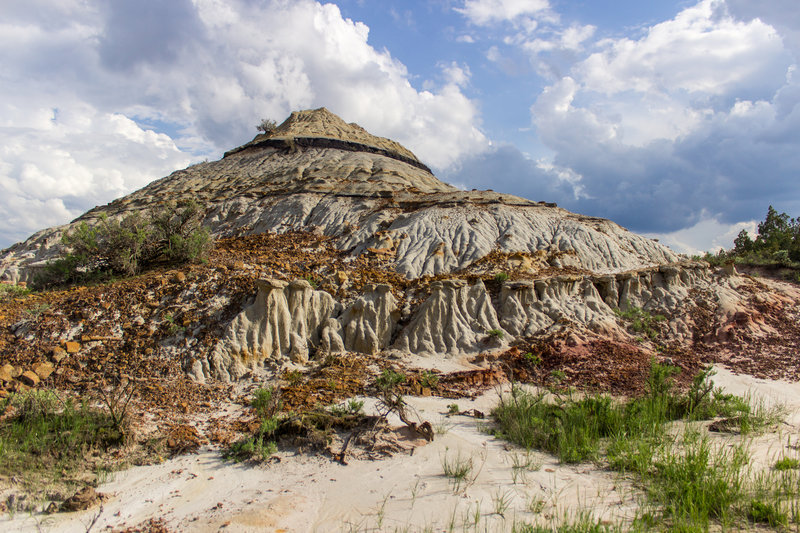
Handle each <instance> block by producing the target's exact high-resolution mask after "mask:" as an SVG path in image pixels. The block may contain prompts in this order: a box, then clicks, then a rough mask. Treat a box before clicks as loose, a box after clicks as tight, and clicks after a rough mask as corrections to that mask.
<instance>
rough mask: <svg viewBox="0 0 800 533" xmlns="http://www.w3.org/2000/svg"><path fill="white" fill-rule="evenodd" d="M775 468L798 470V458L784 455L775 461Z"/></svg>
mask: <svg viewBox="0 0 800 533" xmlns="http://www.w3.org/2000/svg"><path fill="white" fill-rule="evenodd" d="M773 468H775V470H798V469H800V460H798V459H795V458H793V457H784V458H783V459H778V460H777V461H775V466H774V467H773Z"/></svg>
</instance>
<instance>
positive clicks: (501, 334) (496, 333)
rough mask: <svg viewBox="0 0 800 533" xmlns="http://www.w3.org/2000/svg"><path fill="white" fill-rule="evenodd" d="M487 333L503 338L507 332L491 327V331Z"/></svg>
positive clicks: (490, 335)
mask: <svg viewBox="0 0 800 533" xmlns="http://www.w3.org/2000/svg"><path fill="white" fill-rule="evenodd" d="M486 335H488V336H489V337H496V338H498V339H502V338H503V336H504V335H505V333H504V332H503V330H502V329H490V330H489V331H487V332H486Z"/></svg>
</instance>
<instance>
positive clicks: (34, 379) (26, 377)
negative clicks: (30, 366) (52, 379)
mask: <svg viewBox="0 0 800 533" xmlns="http://www.w3.org/2000/svg"><path fill="white" fill-rule="evenodd" d="M19 380H20V381H21V382H22V383H24V384H25V385H27V386H29V387H35V386H36V385H38V384H39V381H40V379H39V376H37V375H36V374H35V373H34V372H31V371H30V370H26V371H25V372H23V373H22V375H21V376H20V377H19Z"/></svg>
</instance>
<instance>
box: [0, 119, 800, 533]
mask: <svg viewBox="0 0 800 533" xmlns="http://www.w3.org/2000/svg"><path fill="white" fill-rule="evenodd" d="M185 199H191V200H195V201H197V202H199V203H200V204H201V205H202V206H203V209H204V215H203V224H204V225H205V226H206V227H207V228H209V230H210V232H211V234H212V235H213V236H214V237H215V239H216V243H215V247H214V249H213V250H212V252H211V254H210V257H209V259H208V261H207V262H204V263H198V264H186V265H182V266H171V267H168V266H165V267H163V268H157V269H155V270H151V271H148V272H145V273H143V274H141V275H139V276H135V277H131V278H126V279H121V280H116V281H112V282H109V283H104V284H96V285H92V286H77V287H66V288H61V289H57V290H48V291H41V292H35V293H31V294H27V295H21V296H19V297H10V298H6V299H4V300H2V301H0V326H2V328H0V395H2V396H5V395H8V394H10V393H11V392H14V391H24V390H27V389H29V388H31V387H40V388H53V389H56V390H59V391H65V392H68V393H78V394H80V395H82V396H84V397H96V396H97V394H98V390H99V388H101V385H100V384H101V383H105V382H106V381H104V380H106V379H107V378H109V377H116V378H119V377H120V376H124V377H125V379H129V380H131V382H132V383H136V395H135V400H134V402H135V405H136V407H137V409H136V412H137V413H140V415H139V416H140V418H141V420H140V423H141V427H142V428H143V429H141V431H143V432H144V433H145V434H152V433H157V434H159V435H161V436H162V437H163V439H165V440H164V442H166V443H167V444H166V445H165V446H166V447H167V448H168V450H169V451H170V452H172V453H181V452H182V451H185V450H187V449H193V447H194V448H196V447H197V445H199V443H201V442H210V443H214V444H219V445H226V444H228V443H230V442H231V441H232V440H233V439H235V438H236V436H237V435H241V434H242V433H246V432H247V431H248V428H250V427H251V426H252V424H253V420H252V418H251V419H244V420H237V421H233V422H231V421H230V420H228V419H226V418H225V416H226V415H227V414H230V413H232V412H240V411H235V409H234V410H232V408H230V403H231V402H234V403H236V402H238V403H240V404H246V403H247V400H246V397H245V396H243V395H242V394H243V392H245V391H247V390H248V388H249V389H252V388H253V387H254V386H256V385H257V384H263V383H273V384H276V385H277V386H278V387H279V388H280V390H281V391H282V398H283V406H284V409H286V410H291V411H294V412H298V411H302V409H310V408H313V407H314V406H319V405H329V404H331V403H334V402H338V401H342V400H344V399H347V398H351V397H353V396H357V395H362V396H370V395H373V396H374V395H375V394H376V393H377V389H376V377H377V376H378V375H380V374H381V372H382V371H383V370H385V369H394V370H398V371H401V372H402V373H403V374H404V375H405V376H407V380H406V381H405V382H404V383H403V384H402V388H403V391H404V392H405V393H407V394H418V395H432V396H433V397H439V398H448V399H453V398H464V397H475V395H477V394H478V393H479V392H480V391H481V390H485V389H487V388H490V387H492V386H495V385H496V384H498V383H501V382H505V381H508V380H522V381H526V382H530V383H538V384H550V385H552V384H553V383H554V382H555V381H554V380H556V381H558V382H560V383H561V384H572V385H579V386H582V387H588V388H591V389H595V390H600V391H610V392H616V393H624V394H636V393H639V392H641V391H642V390H643V389H644V387H645V383H646V380H647V377H648V372H649V368H650V363H651V361H652V360H656V361H660V362H667V363H670V364H672V365H675V366H677V367H679V368H680V369H682V371H683V372H682V373H681V375H680V376H679V377H678V380H679V381H681V382H682V383H684V384H685V383H686V382H687V381H688V380H690V379H691V377H692V375H694V374H695V373H696V372H697V371H698V370H699V369H701V368H702V367H703V366H705V365H707V364H710V363H717V364H724V365H726V366H727V367H728V368H730V369H732V370H735V371H745V372H748V373H749V374H751V375H754V376H760V377H765V378H766V377H769V378H788V379H792V380H797V379H800V361H799V360H798V358H797V353H798V341H800V320H799V318H800V306H799V304H800V290H798V288H797V286H796V285H791V284H786V283H781V282H776V281H771V280H768V279H760V278H754V277H750V276H743V275H739V274H737V273H736V271H735V270H734V269H727V270H715V269H712V268H710V267H709V266H708V265H707V264H706V263H704V262H695V261H689V260H687V259H685V258H683V257H681V256H678V255H677V254H675V253H674V252H673V251H671V250H669V249H668V248H666V247H664V246H662V245H661V244H659V243H657V242H655V241H653V240H650V239H647V238H645V237H642V236H639V235H636V234H634V233H631V232H629V231H627V230H625V229H624V228H622V227H620V226H619V225H617V224H615V223H614V222H611V221H608V220H604V219H599V218H593V217H587V216H582V215H579V214H575V213H571V212H569V211H566V210H564V209H561V208H559V207H557V206H556V205H555V204H552V203H547V202H545V201H539V200H546V199H533V200H528V199H524V198H519V197H516V196H511V195H507V194H502V193H497V192H493V191H463V190H459V189H457V188H455V187H452V186H450V185H448V184H446V183H443V182H441V181H440V180H438V179H437V178H436V177H435V176H434V175H433V174H432V173H431V171H430V170H429V169H428V167H426V166H425V165H424V164H423V163H422V162H420V161H419V160H418V159H417V158H416V156H414V154H413V153H411V152H410V151H409V150H407V149H406V148H404V147H402V146H401V145H399V144H398V143H396V142H393V141H391V140H388V139H384V138H380V137H376V136H373V135H371V134H369V133H368V132H366V131H365V130H364V129H362V128H361V127H359V126H357V125H355V124H347V123H345V122H344V121H343V120H342V119H340V118H339V117H337V116H335V115H333V114H332V113H330V112H329V111H327V110H326V109H324V108H322V109H317V110H312V111H300V112H295V113H292V115H291V116H290V117H289V118H288V119H287V120H286V121H285V122H283V123H282V124H281V125H280V126H278V127H277V128H276V129H274V130H273V131H270V132H268V133H266V134H260V135H258V136H256V138H255V139H253V140H252V141H251V142H249V143H247V144H245V145H243V146H241V147H238V148H235V149H233V150H231V151H229V152H227V153H226V154H225V156H224V157H223V158H222V159H220V160H219V161H213V162H207V163H201V164H197V165H194V166H191V167H189V168H186V169H184V170H179V171H177V172H174V173H173V174H171V175H169V176H167V177H164V178H162V179H159V180H157V181H154V182H153V183H151V184H149V185H148V186H146V187H144V188H142V189H141V190H139V191H136V192H134V193H132V194H130V195H128V196H125V197H123V198H120V199H118V200H115V201H113V202H111V203H110V204H108V205H105V206H101V207H97V208H95V209H92V210H91V211H89V212H87V213H85V214H84V215H82V216H81V217H79V218H78V219H77V220H75V221H74V222H72V223H70V224H67V225H64V226H60V227H56V228H50V229H46V230H42V231H40V232H38V233H36V234H35V235H33V236H31V237H30V238H29V239H28V240H26V241H24V242H21V243H18V244H15V245H13V246H11V247H10V248H8V249H6V250H3V251H2V252H0V276H2V279H3V281H5V282H7V283H17V284H20V283H22V282H29V281H31V280H32V279H34V278H35V276H36V274H37V271H39V270H40V269H41V268H42V267H43V266H44V265H45V264H46V263H47V261H50V260H52V259H54V258H56V257H58V256H59V254H61V253H62V252H63V251H64V249H63V246H62V244H61V235H62V234H64V232H68V231H71V230H73V229H74V228H75V227H77V225H79V224H81V223H83V222H86V223H88V224H90V225H91V224H94V223H96V222H97V221H98V219H99V218H100V217H101V215H107V216H108V217H109V218H111V219H121V218H124V217H125V216H127V215H129V214H132V213H137V212H142V213H147V212H149V211H151V210H154V209H157V208H159V207H160V206H161V205H163V204H164V203H165V202H175V201H180V200H185ZM432 376H433V377H435V379H433V377H432ZM554 376H557V379H556V378H555V377H554ZM226 402H227V403H226ZM224 406H228V407H224ZM239 409H240V410H241V407H239ZM248 424H249V425H248ZM256 426H258V423H256ZM148 432H149V433H148ZM190 437H191V438H190ZM481 438H483V437H481ZM148 442H149V441H148ZM187 442H188V443H189V444H186V443H187ZM346 447H347V444H345V445H344V447H343V448H342V449H343V450H344V448H346ZM343 456H344V452H342V453H341V457H343ZM342 461H344V459H342ZM434 462H435V461H434ZM209 479H211V478H209ZM332 481H333V480H332ZM3 487H4V485H3V484H2V480H0V491H2V490H5V489H4V488H3ZM220 505H221V504H220ZM108 520H110V521H109V522H108V523H109V524H112V525H113V524H116V525H119V524H118V523H117V522H114V520H113V519H111V518H108ZM209 523H210V522H209ZM215 523H216V522H215ZM220 523H221V522H220ZM178 525H179V527H187V525H186V523H182V524H178ZM217 525H219V524H217ZM115 527H116V526H115ZM221 527H224V526H221Z"/></svg>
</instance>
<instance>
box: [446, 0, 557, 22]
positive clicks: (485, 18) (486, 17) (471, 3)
mask: <svg viewBox="0 0 800 533" xmlns="http://www.w3.org/2000/svg"><path fill="white" fill-rule="evenodd" d="M549 8H550V3H549V1H548V0H465V2H464V5H463V7H460V8H456V11H458V12H459V13H461V14H462V15H464V16H465V17H467V18H468V19H469V20H470V21H471V22H472V23H473V24H477V25H486V24H490V23H493V22H499V21H505V20H514V19H516V18H518V17H520V16H523V15H536V14H539V13H542V12H544V11H546V10H548V9H549Z"/></svg>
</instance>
